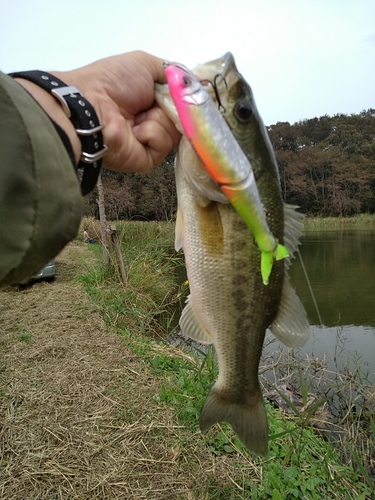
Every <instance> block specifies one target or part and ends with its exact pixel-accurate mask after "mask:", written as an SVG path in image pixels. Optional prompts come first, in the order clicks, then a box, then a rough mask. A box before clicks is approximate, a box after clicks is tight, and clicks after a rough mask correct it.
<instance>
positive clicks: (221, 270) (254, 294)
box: [155, 53, 309, 456]
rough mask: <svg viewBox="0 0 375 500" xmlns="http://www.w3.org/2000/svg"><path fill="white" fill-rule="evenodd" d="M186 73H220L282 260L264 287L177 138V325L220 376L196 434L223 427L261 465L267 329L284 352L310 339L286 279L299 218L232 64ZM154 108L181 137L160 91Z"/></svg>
mask: <svg viewBox="0 0 375 500" xmlns="http://www.w3.org/2000/svg"><path fill="white" fill-rule="evenodd" d="M192 72H193V73H194V74H195V75H196V76H197V78H198V79H202V80H203V79H209V80H213V79H214V78H215V76H216V75H217V74H221V75H222V76H223V77H224V78H225V81H226V85H224V83H223V84H222V85H218V86H217V92H218V95H219V97H220V101H221V102H222V104H223V106H224V108H225V109H226V112H225V114H224V115H223V116H224V119H225V121H226V123H227V124H228V126H229V128H230V130H231V132H232V134H233V136H234V137H235V139H236V141H237V142H238V144H239V146H240V147H241V149H242V151H243V152H244V153H245V155H246V157H247V158H248V160H249V163H250V164H251V166H252V169H253V171H254V176H255V181H256V184H257V189H258V192H259V196H260V199H261V203H262V205H263V207H264V211H265V215H266V220H267V224H268V227H269V229H270V231H271V232H272V234H273V235H274V237H275V238H277V240H278V241H279V242H280V243H281V244H283V245H285V247H286V248H287V250H288V253H289V257H287V258H285V259H281V260H278V261H275V263H274V265H273V267H272V272H271V274H270V276H269V284H268V285H267V286H265V285H264V284H263V280H262V275H261V270H260V266H259V258H260V250H259V248H258V246H257V244H256V242H255V239H254V236H253V234H252V232H251V231H249V228H248V226H247V225H246V223H245V222H244V221H243V219H242V218H241V216H240V215H239V214H238V213H237V211H236V210H235V209H234V207H233V206H232V204H231V203H229V200H228V198H227V196H225V194H224V193H223V192H222V191H221V189H220V187H219V186H218V184H217V183H215V182H214V180H213V179H212V178H211V176H210V175H209V174H208V172H207V171H206V170H205V169H204V167H203V165H202V162H201V160H200V159H199V157H198V155H197V154H196V152H195V151H194V149H193V147H192V146H191V144H190V142H189V140H188V139H187V137H186V136H185V135H182V138H181V141H180V144H179V147H178V152H177V155H176V160H175V178H176V188H177V200H178V207H177V217H176V228H175V249H176V250H177V251H178V250H180V249H182V250H183V253H184V258H185V263H186V270H187V277H188V281H189V288H190V295H189V296H188V298H187V301H186V305H185V307H184V309H183V311H182V313H181V316H180V320H179V324H180V327H181V331H182V332H183V333H184V334H185V335H187V336H189V337H190V338H191V339H193V340H195V341H197V342H200V343H203V344H213V345H214V347H215V351H216V355H217V362H218V367H219V374H218V378H217V380H216V382H215V383H214V385H213V387H212V389H211V390H210V392H209V394H208V396H207V398H206V400H205V402H204V404H203V407H202V410H201V413H200V417H199V426H200V429H201V431H202V432H205V431H207V430H208V429H210V428H211V427H212V426H213V425H215V424H216V423H220V422H228V423H229V424H230V425H231V427H232V428H233V430H234V432H235V433H236V435H237V437H238V438H239V440H240V442H241V443H242V444H243V445H244V446H245V447H246V448H247V449H248V450H249V451H250V452H253V453H255V454H258V455H262V456H266V455H267V451H268V421H267V413H266V408H265V404H264V399H263V395H262V391H261V387H260V383H259V378H258V370H259V362H260V358H261V354H262V349H263V343H264V338H265V333H266V330H267V328H269V329H270V331H271V332H272V333H273V334H274V335H275V336H276V337H277V338H278V339H279V340H280V341H281V342H283V343H284V344H286V345H288V346H291V347H300V346H302V345H304V344H305V342H306V341H307V339H308V337H309V322H308V319H307V315H306V311H305V309H304V307H303V305H302V303H301V301H300V299H299V298H298V296H297V294H296V292H295V290H294V289H293V287H292V286H291V284H290V281H289V277H288V269H289V267H290V265H291V262H292V258H293V257H294V255H295V253H296V251H297V249H298V245H299V242H300V241H299V240H300V236H301V228H302V222H301V217H302V215H301V214H300V213H298V211H297V209H296V207H295V206H294V205H288V204H285V203H284V202H283V200H282V196H281V188H280V178H279V172H278V166H277V162H276V158H275V155H274V152H273V149H272V146H271V143H270V140H269V138H268V134H267V131H266V129H265V127H264V124H263V122H262V119H261V117H260V115H259V113H258V111H257V108H256V105H255V101H254V97H253V93H252V91H251V88H250V86H249V84H248V83H247V82H246V80H245V79H244V78H243V77H242V75H241V74H240V73H239V72H238V70H237V67H236V64H235V60H234V57H233V55H232V54H231V53H227V54H225V55H224V56H223V57H221V58H219V59H216V60H213V61H209V62H208V63H205V64H202V65H198V66H196V67H195V68H193V69H192ZM208 91H209V90H208ZM211 98H212V99H213V100H214V99H215V95H214V94H212V95H211ZM155 99H156V101H157V103H158V104H159V106H160V107H161V108H162V109H163V110H164V111H165V113H166V114H168V116H169V117H170V118H171V119H172V120H173V121H174V123H175V125H176V127H177V128H178V129H179V130H180V131H181V132H182V133H183V128H182V125H181V122H180V119H179V115H178V113H177V110H176V107H175V105H174V102H173V99H172V98H171V96H170V92H169V88H168V86H167V85H166V84H164V85H161V84H156V86H155Z"/></svg>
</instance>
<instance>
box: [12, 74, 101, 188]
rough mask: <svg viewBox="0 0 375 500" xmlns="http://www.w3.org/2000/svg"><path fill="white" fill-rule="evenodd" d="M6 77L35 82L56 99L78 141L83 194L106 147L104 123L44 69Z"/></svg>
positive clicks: (95, 176)
mask: <svg viewBox="0 0 375 500" xmlns="http://www.w3.org/2000/svg"><path fill="white" fill-rule="evenodd" d="M10 76H12V77H13V78H24V79H25V80H29V81H30V82H32V83H35V84H36V85H38V86H39V87H42V88H43V89H44V90H46V91H47V92H50V93H51V94H52V95H53V96H54V97H55V98H56V99H57V100H58V101H59V102H60V104H61V106H62V108H63V110H64V112H65V114H66V116H67V117H68V118H69V119H70V120H71V122H72V123H73V125H74V128H75V129H76V132H77V134H78V136H79V138H80V140H81V143H82V154H81V158H80V162H79V163H78V165H77V168H83V176H82V181H81V191H82V194H83V195H85V194H88V193H89V192H90V191H92V190H93V189H94V187H95V185H96V182H97V180H98V177H99V173H100V169H101V164H102V158H103V156H104V155H105V153H106V152H107V147H106V146H105V145H104V144H103V134H102V130H103V128H104V125H100V123H99V119H98V117H97V114H96V112H95V110H94V108H93V107H92V106H91V104H90V103H89V102H88V101H87V99H85V98H84V97H83V96H82V94H81V93H80V91H79V90H78V89H76V88H75V87H71V86H68V85H66V84H65V83H64V82H62V81H61V80H59V79H58V78H56V77H55V76H54V75H51V74H50V73H47V72H46V71H39V70H35V71H22V72H17V73H10Z"/></svg>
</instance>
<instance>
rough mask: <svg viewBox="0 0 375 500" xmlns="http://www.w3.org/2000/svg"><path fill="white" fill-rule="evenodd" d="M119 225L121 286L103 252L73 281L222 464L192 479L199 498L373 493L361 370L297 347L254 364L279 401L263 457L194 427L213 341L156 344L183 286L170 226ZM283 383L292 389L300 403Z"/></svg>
mask: <svg viewBox="0 0 375 500" xmlns="http://www.w3.org/2000/svg"><path fill="white" fill-rule="evenodd" d="M117 230H118V233H119V236H120V240H121V241H122V249H123V255H124V262H125V267H126V269H127V274H128V286H127V288H126V289H124V287H123V286H122V285H121V284H120V282H119V280H117V274H116V271H115V270H114V269H112V270H111V269H110V270H107V271H106V272H104V271H103V269H102V268H101V265H100V262H99V260H100V252H98V254H97V257H98V262H97V264H95V265H94V266H92V267H91V268H90V269H88V270H86V271H85V274H84V276H81V277H80V281H81V282H82V283H83V284H84V286H85V288H86V291H87V293H88V294H89V296H90V298H91V300H92V301H93V302H94V303H95V304H96V306H97V308H98V310H99V311H100V313H101V315H102V317H103V318H104V320H105V322H106V323H107V325H108V326H110V327H113V328H114V329H115V330H116V331H118V332H119V333H120V334H121V335H122V338H123V340H124V342H125V343H126V345H128V346H129V348H130V349H131V350H132V351H133V353H134V354H136V355H137V356H139V357H140V358H141V359H142V360H143V361H144V363H146V364H147V365H148V367H149V369H150V370H151V373H152V374H153V376H154V377H155V378H157V379H158V380H159V381H160V384H159V387H160V390H159V392H158V393H155V394H154V396H153V399H154V400H155V401H156V402H157V403H160V404H163V405H168V406H170V407H171V408H173V412H174V413H175V414H176V416H177V418H178V423H179V425H181V426H183V427H184V428H187V429H189V430H190V431H191V433H192V436H193V438H192V439H194V440H196V441H197V444H198V445H199V446H200V447H201V448H202V453H204V452H205V453H207V452H208V453H209V454H210V455H211V456H212V457H213V460H226V461H228V462H227V463H228V469H230V470H231V471H232V473H231V474H230V476H229V477H230V481H231V483H232V485H233V486H232V487H228V485H222V486H220V485H219V486H218V485H217V484H216V485H215V488H214V489H213V487H212V485H210V483H209V481H207V483H206V484H204V485H197V491H199V495H200V496H199V498H207V499H213V498H218V499H223V500H224V499H230V498H242V499H243V498H245V499H268V498H269V499H275V500H278V499H280V498H283V499H287V500H288V499H298V498H300V499H311V500H315V499H319V500H320V499H321V498H340V499H354V498H356V499H357V498H358V499H363V500H365V499H366V498H371V495H373V485H372V479H371V476H370V473H369V470H370V469H371V467H373V465H374V459H373V457H374V445H373V439H372V440H371V439H370V437H369V433H371V435H372V438H375V424H374V420H373V417H372V415H373V414H374V413H373V406H372V405H371V403H370V402H369V398H368V394H369V393H370V391H371V388H370V387H369V386H367V385H366V384H364V381H365V379H364V378H363V377H362V375H360V370H359V369H358V370H357V373H351V372H347V373H346V372H345V371H342V372H341V373H336V374H332V373H330V372H328V370H327V368H326V367H325V364H324V360H319V362H318V361H316V360H314V359H313V360H309V359H298V357H297V355H296V354H294V353H288V354H285V353H283V352H278V353H276V356H274V357H272V358H269V359H267V360H265V362H264V364H263V367H262V369H261V371H262V374H261V382H262V384H263V386H264V389H265V395H266V397H267V398H269V399H270V400H272V398H271V396H270V394H271V391H273V392H274V393H275V394H276V396H278V399H279V401H281V402H282V403H283V405H282V408H283V409H278V408H275V407H274V406H273V405H271V404H270V402H268V400H266V409H267V415H268V421H269V435H270V438H269V453H268V457H267V458H266V459H263V458H259V457H253V456H251V455H250V454H249V453H248V452H247V451H246V450H245V449H244V447H243V446H242V444H241V443H240V442H239V441H238V439H237V438H236V436H235V435H234V433H233V431H232V429H231V428H230V426H229V425H227V424H225V423H224V424H221V425H218V426H215V428H213V429H211V430H210V431H208V432H207V433H206V434H202V435H200V434H199V433H197V427H198V417H199V412H200V409H201V407H202V405H203V403H204V400H205V398H206V396H207V394H208V392H209V390H210V389H211V387H212V385H213V383H214V381H215V380H216V378H217V374H218V372H217V364H216V361H215V354H214V350H213V349H212V347H209V348H208V349H207V350H205V349H203V348H195V351H194V352H190V351H189V352H186V351H185V350H183V349H179V348H175V347H172V346H169V345H166V344H165V343H164V342H161V339H163V338H165V337H167V334H168V333H169V330H170V329H171V328H173V327H174V326H173V325H174V323H175V317H173V315H172V314H173V313H172V311H174V310H175V309H176V306H177V305H178V304H180V303H181V301H182V300H183V298H184V297H185V296H186V294H187V291H188V286H187V284H186V283H185V284H184V285H183V286H181V285H179V283H178V280H177V278H176V272H175V269H176V267H178V266H180V265H181V260H180V257H179V256H178V255H175V254H174V253H173V252H172V251H171V250H170V249H171V247H172V239H173V237H172V230H173V227H172V226H171V225H170V224H161V223H136V222H129V223H118V224H117ZM90 250H91V249H90ZM93 252H97V249H95V250H93ZM180 282H181V281H180ZM266 375H267V377H266ZM328 379H329V384H328V385H327V383H326V382H327V380H328ZM281 384H284V385H285V386H286V387H290V388H291V391H292V392H293V393H294V394H297V395H298V396H299V401H297V402H296V401H294V400H293V399H292V397H291V396H290V395H289V393H288V392H287V393H285V391H284V390H282V388H281ZM322 388H323V393H322V392H321V391H322ZM319 389H320V392H319ZM311 394H313V395H314V397H312V396H311ZM345 405H346V406H345ZM335 406H336V420H335V421H332V420H331V418H328V417H327V408H329V409H330V411H329V412H328V414H329V416H331V414H332V409H333V408H334V407H335ZM354 409H355V411H354ZM364 428H365V432H362V430H364ZM175 432H178V431H177V430H176V431H175ZM186 460H188V458H186ZM197 498H198V497H197Z"/></svg>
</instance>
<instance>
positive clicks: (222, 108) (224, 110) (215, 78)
mask: <svg viewBox="0 0 375 500" xmlns="http://www.w3.org/2000/svg"><path fill="white" fill-rule="evenodd" d="M218 78H222V80H223V82H224V85H225V88H226V89H227V88H228V85H227V81H226V79H225V77H224V76H223V75H222V74H221V73H218V74H217V75H215V77H214V81H213V82H211V80H201V81H200V83H202V82H207V83H209V84H210V85H212V88H213V89H214V92H215V97H216V100H217V103H218V108H219V111H220V113H221V114H222V115H225V113H226V111H227V110H226V109H225V108H224V106H223V104H222V102H221V99H220V96H219V91H218V88H217V80H218Z"/></svg>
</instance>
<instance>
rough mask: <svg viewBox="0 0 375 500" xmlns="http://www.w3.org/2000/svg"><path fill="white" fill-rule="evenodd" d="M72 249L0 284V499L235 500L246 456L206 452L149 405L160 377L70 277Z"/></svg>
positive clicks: (170, 416)
mask: <svg viewBox="0 0 375 500" xmlns="http://www.w3.org/2000/svg"><path fill="white" fill-rule="evenodd" d="M77 255H78V258H79V259H80V262H81V263H82V264H81V265H83V263H84V262H86V263H87V259H90V258H93V257H92V254H91V252H89V251H88V250H87V249H86V247H85V246H83V245H82V244H71V245H70V246H68V248H67V249H65V250H64V252H63V253H62V254H61V255H60V256H59V257H58V258H57V273H58V274H57V279H56V281H55V282H54V283H52V284H50V283H44V282H42V283H36V284H34V285H33V286H32V287H29V288H26V289H24V290H18V289H17V288H15V287H13V288H7V289H5V290H2V291H0V320H1V336H0V348H1V352H2V356H1V358H2V361H1V365H0V498H1V499H7V500H25V499H33V500H36V499H38V500H44V499H45V500H47V499H48V500H52V499H79V500H83V499H111V500H115V499H155V500H157V499H176V498H179V499H193V498H195V499H206V498H209V496H208V495H209V494H208V493H207V491H210V490H213V491H215V492H217V491H221V489H226V488H227V487H230V488H231V489H232V490H233V493H231V494H230V497H228V498H241V485H239V484H237V485H236V483H235V481H234V479H233V477H234V476H236V477H237V478H238V477H241V476H242V477H243V480H245V478H246V477H247V476H248V474H249V472H250V474H251V470H249V467H250V466H251V460H250V457H243V468H241V467H239V464H238V460H237V463H236V468H235V469H234V468H233V466H232V464H231V460H230V458H228V457H225V456H224V457H218V458H215V457H213V456H212V454H211V453H210V452H209V450H208V449H207V448H205V447H204V446H202V443H201V442H200V439H199V437H200V433H199V432H198V431H197V434H196V435H192V434H191V431H188V430H185V429H184V428H183V427H181V426H178V424H177V419H176V416H175V415H174V413H173V411H172V410H171V409H170V408H169V407H168V406H167V405H164V404H160V403H157V402H156V401H154V399H153V396H154V395H155V394H158V393H160V384H161V381H160V379H155V378H154V377H152V376H150V373H149V371H148V368H147V367H146V365H145V364H144V363H143V362H142V360H141V359H139V358H138V357H136V356H134V354H132V353H131V352H130V351H129V350H128V349H127V348H126V347H125V346H124V345H123V344H122V343H121V338H120V337H119V336H118V335H115V334H112V333H110V332H108V331H107V330H106V327H105V325H104V323H103V320H102V318H101V317H100V315H99V314H98V312H97V311H96V310H95V306H93V305H92V304H91V303H90V302H89V300H88V298H87V295H86V293H85V292H84V290H83V288H82V286H81V285H78V284H74V283H73V282H72V278H73V277H74V276H75V274H76V269H75V268H74V266H77V265H80V264H79V263H78V264H77ZM90 255H91V256H90ZM254 480H255V481H257V480H259V479H258V478H256V477H254ZM210 485H212V486H210Z"/></svg>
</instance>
